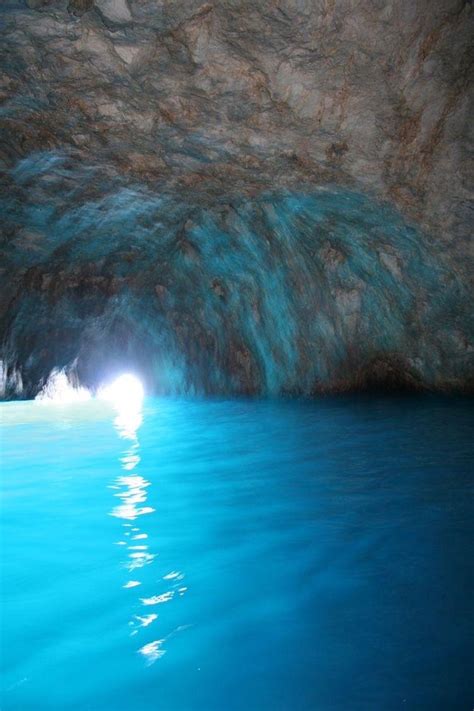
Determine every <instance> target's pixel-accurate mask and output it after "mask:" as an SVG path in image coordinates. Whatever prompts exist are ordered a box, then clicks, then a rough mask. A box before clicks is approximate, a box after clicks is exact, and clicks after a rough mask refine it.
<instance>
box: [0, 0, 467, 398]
mask: <svg viewBox="0 0 474 711" xmlns="http://www.w3.org/2000/svg"><path fill="white" fill-rule="evenodd" d="M473 17H474V11H473V9H472V6H471V3H469V2H463V1H461V0H443V1H441V0H438V1H435V2H428V0H393V1H392V2H390V0H388V1H383V2H381V1H380V0H368V1H367V2H363V3H360V2H357V3H356V2H352V1H351V0H316V1H315V0H308V1H306V2H305V0H281V2H274V1H273V0H271V1H270V0H259V1H258V2H255V1H254V0H252V1H250V0H227V1H225V0H222V1H219V2H208V3H203V2H195V1H194V0H179V2H178V0H175V1H171V2H170V1H169V0H168V1H165V0H163V1H153V2H151V0H61V1H56V0H27V2H14V1H13V0H7V2H5V3H3V5H2V7H1V9H0V23H1V30H2V42H1V68H2V72H1V75H0V97H1V100H2V111H1V115H0V126H1V132H2V141H1V147H0V160H1V162H2V166H3V181H2V193H1V195H2V205H3V214H4V220H3V227H2V233H3V234H2V254H3V265H4V266H3V274H2V292H3V293H2V306H1V312H0V319H1V321H0V323H1V328H2V343H3V346H2V348H3V363H4V365H3V370H2V382H3V390H4V395H5V396H7V397H11V396H15V395H21V394H23V396H31V395H34V394H35V393H36V392H37V391H38V389H39V388H40V387H41V386H42V384H43V383H44V381H45V379H46V378H47V377H48V374H49V373H50V372H51V370H52V369H53V368H58V367H59V368H61V367H67V368H70V369H71V370H74V372H75V373H76V375H77V377H79V379H80V380H81V381H83V382H85V383H87V384H89V385H94V384H96V383H97V382H98V380H99V379H100V378H101V377H103V376H104V375H105V374H106V373H105V371H107V370H110V369H114V368H117V369H118V368H122V367H126V366H131V367H135V368H136V369H138V370H140V371H141V372H142V374H143V375H144V377H145V378H146V379H147V381H148V385H149V387H150V389H153V388H154V389H156V390H158V391H161V392H264V393H272V394H279V393H298V392H303V393H307V394H310V393H314V392H316V391H320V390H331V389H347V388H354V387H366V386H370V385H375V386H377V385H379V384H380V383H384V384H391V385H394V386H400V385H403V386H406V387H436V388H443V387H457V388H465V387H468V386H470V383H472V366H473V345H472V338H473V327H472V320H471V315H470V309H469V293H470V267H471V263H470V259H471V257H472V254H471V248H472V241H471V234H472V205H473V203H472V177H473V167H472V145H473V143H472V130H473V129H472V125H473V123H474V122H472V120H470V117H472V113H473V112H472V109H473V106H472V80H471V76H472V69H473V67H472V64H473V59H474V53H473V46H472V38H473V37H474V31H473V30H474V22H473Z"/></svg>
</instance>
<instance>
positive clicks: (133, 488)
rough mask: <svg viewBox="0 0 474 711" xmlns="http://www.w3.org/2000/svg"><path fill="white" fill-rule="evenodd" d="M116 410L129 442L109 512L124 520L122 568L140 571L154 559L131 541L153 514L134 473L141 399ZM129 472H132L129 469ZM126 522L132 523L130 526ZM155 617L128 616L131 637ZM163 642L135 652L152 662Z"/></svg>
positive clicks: (171, 576)
mask: <svg viewBox="0 0 474 711" xmlns="http://www.w3.org/2000/svg"><path fill="white" fill-rule="evenodd" d="M115 407H116V409H117V410H118V412H117V416H116V417H115V419H114V426H115V428H116V430H117V432H118V434H119V437H121V438H122V439H125V440H129V442H130V445H129V447H127V449H126V450H125V451H124V452H123V454H122V456H120V457H119V462H120V464H121V467H122V469H124V470H125V471H126V472H127V474H126V475H125V476H119V477H117V478H116V479H115V481H114V483H113V484H112V485H111V487H110V488H112V489H115V490H118V492H117V493H115V494H114V496H116V497H118V498H119V499H120V500H121V501H122V503H121V504H119V505H118V506H114V508H113V509H112V511H111V515H112V516H114V517H115V518H119V519H124V520H125V522H124V523H123V524H122V527H123V529H124V531H123V536H124V537H125V538H127V539H128V540H127V542H125V541H121V540H120V541H117V543H118V544H120V545H122V544H125V545H126V548H127V552H128V555H127V560H126V561H125V562H124V568H125V569H126V570H128V571H129V572H130V573H134V571H137V570H140V569H141V568H143V567H144V566H146V565H150V564H151V563H153V561H154V559H155V558H156V556H157V554H156V553H151V552H150V551H149V546H148V544H144V543H141V544H136V543H135V541H144V540H147V539H148V534H147V533H146V532H144V531H143V530H142V528H140V526H139V525H138V519H140V522H141V517H142V516H144V515H146V514H151V513H154V511H155V509H154V508H152V507H151V506H147V505H146V502H147V489H148V487H149V486H151V482H149V481H147V480H146V479H145V478H144V477H142V476H140V474H139V473H138V472H137V468H138V467H139V465H140V441H139V437H138V430H139V428H140V426H141V424H142V422H143V413H142V400H141V399H137V400H134V401H132V402H130V401H129V402H125V403H120V402H119V403H118V404H116V406H115ZM132 470H134V471H133V474H130V472H132ZM130 521H133V522H134V525H133V526H132V525H131V524H130ZM183 578H184V574H183V573H181V572H176V571H172V572H171V573H168V574H167V575H164V576H163V580H175V579H176V580H182V579H183ZM141 584H142V581H141V580H138V579H137V580H135V579H133V580H132V579H131V580H127V582H125V583H124V584H123V585H122V588H124V589H127V590H128V589H130V588H136V587H139V586H140V585H141ZM185 590H186V588H180V590H179V594H180V595H183V594H184V592H185ZM173 596H174V590H167V591H166V592H164V593H161V594H158V595H152V596H150V597H147V598H139V602H140V604H141V605H143V606H146V607H147V606H150V605H159V604H162V603H165V602H168V601H170V600H172V599H173ZM157 619H158V614H156V613H152V614H149V615H144V616H142V615H138V614H134V615H133V617H132V619H131V620H130V621H129V623H128V624H129V626H130V627H131V628H133V629H132V631H131V633H130V634H131V636H135V635H137V633H138V628H140V627H149V625H151V624H152V623H153V622H155V621H156V620H157ZM165 642H166V637H165V638H163V639H160V640H154V641H152V642H147V643H146V644H144V645H143V646H142V647H140V648H139V649H138V650H137V651H138V653H139V654H141V655H142V656H143V657H145V658H146V663H147V665H150V664H153V663H154V662H156V661H157V660H158V659H161V657H163V656H164V654H165V653H166V649H165V648H164V646H163V645H164V644H165Z"/></svg>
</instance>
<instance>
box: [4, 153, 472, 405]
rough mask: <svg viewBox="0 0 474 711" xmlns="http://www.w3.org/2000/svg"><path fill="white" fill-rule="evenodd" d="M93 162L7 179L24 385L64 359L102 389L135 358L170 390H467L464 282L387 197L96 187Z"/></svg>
mask: <svg viewBox="0 0 474 711" xmlns="http://www.w3.org/2000/svg"><path fill="white" fill-rule="evenodd" d="M80 171H82V174H80ZM99 172H100V171H99V169H95V170H94V169H93V168H89V169H85V168H84V167H80V168H79V167H78V166H75V165H74V163H73V162H72V161H71V160H70V159H68V158H66V157H64V156H63V157H62V156H60V155H57V154H50V153H43V154H37V155H35V156H33V157H30V158H29V159H26V160H24V161H22V162H20V163H19V164H18V165H17V167H16V168H15V170H14V171H13V172H12V174H11V181H12V183H11V190H10V195H11V196H13V199H12V200H11V202H9V203H5V204H4V206H3V214H4V218H5V221H6V224H7V225H8V227H9V229H10V230H11V232H12V233H14V234H16V235H17V238H16V239H15V240H13V241H12V242H10V243H9V244H8V246H7V249H6V254H7V257H8V261H7V262H6V273H7V274H8V280H7V283H8V289H9V293H8V298H6V299H5V304H6V309H4V311H3V313H2V315H1V318H2V322H1V323H2V332H3V333H5V334H7V337H6V339H5V341H4V350H3V360H4V362H5V363H6V364H8V366H9V368H10V373H12V374H14V373H18V372H21V376H22V382H23V388H24V393H25V394H26V395H33V394H35V393H36V392H37V391H38V389H40V388H41V386H42V384H43V383H44V381H45V377H46V376H47V375H48V374H49V373H50V372H51V371H52V370H53V369H54V368H63V367H66V368H68V367H69V368H70V369H71V370H72V371H73V372H74V373H75V375H77V377H79V379H80V381H81V382H82V383H84V384H86V385H88V386H89V387H92V388H94V387H95V386H97V385H99V384H100V382H101V381H103V380H105V379H107V377H110V375H111V374H112V373H114V372H119V371H120V370H123V369H124V368H130V366H131V367H132V368H134V369H136V370H137V371H138V372H139V373H140V374H141V375H142V377H143V378H144V379H145V381H146V383H147V386H148V388H149V389H150V390H156V391H157V392H162V393H197V394H199V393H209V392H210V393H228V392H237V393H265V394H272V395H277V394H284V393H304V394H311V393H315V392H317V391H326V390H341V389H348V388H357V387H364V386H368V385H371V384H376V382H377V380H380V381H382V384H387V382H388V383H390V382H392V384H393V385H402V386H408V387H420V386H426V387H462V386H463V385H465V384H466V375H467V374H468V373H469V368H470V366H471V365H472V362H471V358H472V351H471V350H470V349H469V348H468V347H467V343H468V336H469V333H470V332H472V322H471V321H470V318H471V310H470V304H469V302H468V299H467V294H466V293H465V287H464V286H463V280H462V279H461V278H460V276H458V275H456V274H455V273H454V272H453V270H452V268H451V267H450V263H449V260H448V258H447V255H446V253H445V251H443V250H441V249H440V248H439V247H438V246H436V245H434V244H433V243H432V241H430V239H429V238H427V237H426V236H425V235H423V234H422V233H421V232H420V231H419V230H418V229H416V228H415V227H414V226H413V225H409V224H407V223H406V221H405V220H404V219H403V218H402V217H401V215H400V214H399V213H398V212H397V211H396V210H394V209H393V208H391V207H389V206H388V205H387V204H382V203H379V202H376V201H374V200H373V199H369V198H368V197H366V196H364V195H362V194H360V193H357V192H354V191H351V190H348V189H343V188H340V187H337V186H326V187H325V188H324V189H320V190H317V191H316V190H313V191H312V192H304V191H301V192H294V191H293V192H288V191H286V192H283V191H273V192H267V193H265V194H260V195H259V196H258V197H256V198H254V199H249V198H241V199H240V200H239V199H236V198H233V199H232V200H230V201H227V202H226V201H225V200H224V199H222V200H221V201H219V202H216V201H213V202H212V203H211V204H208V205H206V206H203V205H202V204H198V205H192V204H190V202H189V200H186V201H184V202H183V201H180V200H179V199H177V198H176V197H174V198H171V197H169V196H166V195H164V196H160V195H158V194H156V193H154V192H150V191H149V190H147V189H145V188H144V187H143V186H139V185H136V186H131V185H129V184H127V185H120V184H114V183H113V182H110V181H109V184H108V190H109V191H108V193H107V194H106V195H103V194H102V192H103V190H104V186H105V185H106V184H107V178H106V176H100V175H98V173H99ZM95 184H97V185H100V191H101V195H100V196H97V195H94V194H93V193H94V188H93V186H94V185H95ZM91 193H92V194H91ZM58 194H60V195H61V196H62V198H61V201H60V202H58V198H57V195H58ZM54 196H56V197H55V199H53V198H54ZM15 382H16V381H15V379H14V378H13V380H12V381H11V384H10V393H7V394H10V395H11V394H13V393H12V392H11V391H12V390H13V391H15V389H16V386H14V387H12V385H14V384H15Z"/></svg>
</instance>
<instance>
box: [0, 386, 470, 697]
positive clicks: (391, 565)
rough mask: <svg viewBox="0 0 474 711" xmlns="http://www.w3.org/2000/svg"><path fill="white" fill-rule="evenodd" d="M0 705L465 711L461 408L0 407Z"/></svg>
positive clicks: (462, 404) (382, 404)
mask: <svg viewBox="0 0 474 711" xmlns="http://www.w3.org/2000/svg"><path fill="white" fill-rule="evenodd" d="M0 418H1V425H2V434H1V463H2V508H1V539H0V545H1V567H2V571H1V593H2V608H1V611H2V620H1V622H2V633H1V635H2V636H1V667H2V669H1V695H0V702H1V703H0V705H1V709H2V711H13V710H15V711H16V710H20V709H21V710H25V711H30V710H31V711H43V710H44V711H46V710H49V709H51V710H53V709H54V710H55V711H59V710H61V711H64V710H65V709H78V710H79V709H80V710H81V711H82V710H84V711H86V710H88V709H89V710H91V711H152V710H153V711H155V710H156V711H194V710H199V711H214V710H215V711H234V710H235V711H243V710H245V711H267V710H268V711H270V710H271V711H276V710H278V709H281V710H282V711H298V710H302V711H303V710H304V711H306V710H309V709H311V710H314V711H319V710H321V711H330V710H332V709H334V710H335V711H336V710H337V711H338V710H339V709H340V710H341V711H343V710H344V711H346V710H347V709H351V710H352V711H353V710H359V709H360V710H361V711H362V710H364V711H365V710H367V709H374V710H375V709H377V710H381V709H383V710H384V711H386V710H391V709H417V710H421V711H423V710H424V709H427V710H428V709H429V710H430V711H433V709H435V710H436V709H443V710H444V709H471V708H472V702H473V700H474V696H473V694H472V691H473V687H472V683H471V681H470V676H471V671H472V662H473V657H472V651H471V637H472V632H473V625H472V623H473V617H472V606H471V595H472V567H471V563H470V552H471V541H472V533H473V524H472V513H473V510H472V444H471V442H472V434H473V427H472V426H473V420H474V418H473V414H472V409H471V405H470V403H469V402H468V401H465V400H462V399H443V398H434V397H421V398H407V399H391V400H389V399H384V398H376V399H374V398H372V399H366V398H346V397H344V398H329V399H323V400H319V401H316V402H284V401H283V402H281V401H280V402H258V401H202V402H201V401H178V400H158V399H148V400H145V402H144V405H143V409H142V410H140V411H139V410H137V409H134V408H128V409H127V408H125V410H123V411H122V412H118V413H117V412H115V411H113V409H112V408H110V407H109V406H107V405H104V404H103V403H98V402H94V401H92V402H87V403H79V404H74V405H52V404H44V403H6V404H3V405H1V406H0Z"/></svg>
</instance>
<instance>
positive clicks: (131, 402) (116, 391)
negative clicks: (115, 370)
mask: <svg viewBox="0 0 474 711" xmlns="http://www.w3.org/2000/svg"><path fill="white" fill-rule="evenodd" d="M144 395H145V393H144V390H143V385H142V384H141V382H140V381H139V380H138V378H137V377H135V375H131V374H130V373H126V374H125V375H121V376H120V377H119V378H117V380H114V382H113V383H111V384H110V385H106V386H105V387H104V388H101V390H100V391H99V397H100V398H101V399H102V400H108V401H109V402H111V403H112V404H113V405H115V407H117V409H119V410H124V409H126V408H131V409H137V408H139V407H140V405H141V402H142V400H143V397H144Z"/></svg>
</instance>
